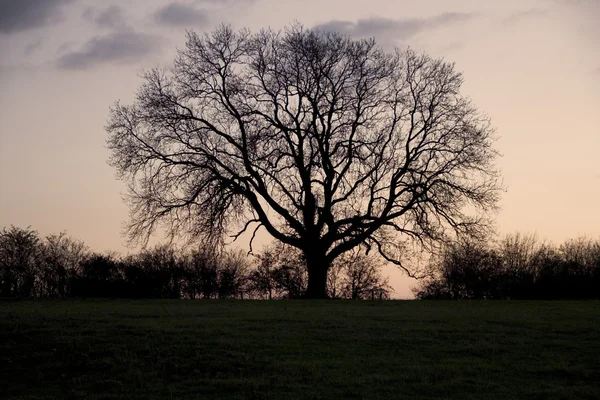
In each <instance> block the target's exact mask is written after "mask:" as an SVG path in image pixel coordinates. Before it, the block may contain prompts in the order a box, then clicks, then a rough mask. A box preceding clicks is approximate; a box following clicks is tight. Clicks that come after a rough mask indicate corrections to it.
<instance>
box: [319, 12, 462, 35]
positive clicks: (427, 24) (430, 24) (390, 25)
mask: <svg viewBox="0 0 600 400" xmlns="http://www.w3.org/2000/svg"><path fill="white" fill-rule="evenodd" d="M472 18H473V14H470V13H443V14H439V15H437V16H434V17H431V18H422V19H418V18H411V19H389V18H364V19H359V20H358V21H356V22H351V21H338V20H333V21H329V22H326V23H323V24H320V25H317V26H315V29H321V30H329V31H338V32H342V33H345V34H348V35H350V36H356V37H373V36H375V37H377V36H387V37H393V38H395V39H407V38H410V37H413V36H415V35H417V34H419V33H421V32H423V31H425V30H429V29H435V28H439V27H443V26H447V25H452V24H457V23H461V22H466V21H469V20H470V19H472Z"/></svg>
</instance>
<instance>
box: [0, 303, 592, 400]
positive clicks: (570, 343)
mask: <svg viewBox="0 0 600 400" xmlns="http://www.w3.org/2000/svg"><path fill="white" fill-rule="evenodd" d="M0 397H3V398H5V399H52V398H56V399H63V398H65V399H68V398H73V399H130V398H144V399H165V398H166V399H386V398H389V399H402V398H407V399H411V400H415V399H592V398H596V399H597V398H600V302H598V301H581V302H577V301H572V302H570V301H554V302H518V301H507V302H501V301H472V302H471V301H464V302H433V301H432V302H425V301H389V302H350V301H322V302H314V301H273V302H267V301H161V300H147V301H121V300H65V301H58V300H56V301H19V302H0Z"/></svg>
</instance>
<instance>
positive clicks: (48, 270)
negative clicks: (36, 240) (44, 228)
mask: <svg viewBox="0 0 600 400" xmlns="http://www.w3.org/2000/svg"><path fill="white" fill-rule="evenodd" d="M40 253H41V254H40V260H39V279H38V282H37V290H36V296H38V297H44V296H56V297H67V296H68V295H69V281H70V280H71V279H72V278H73V277H74V276H75V274H76V273H77V270H78V268H79V265H80V264H81V263H82V262H84V261H85V260H86V258H88V249H87V248H86V246H85V244H84V243H83V242H81V241H79V240H76V239H73V238H70V237H68V236H67V234H66V233H65V232H61V233H59V234H58V235H57V234H52V235H48V236H46V238H45V240H44V242H43V243H41V245H40Z"/></svg>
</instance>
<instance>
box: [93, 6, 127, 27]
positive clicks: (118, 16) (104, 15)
mask: <svg viewBox="0 0 600 400" xmlns="http://www.w3.org/2000/svg"><path fill="white" fill-rule="evenodd" d="M83 17H84V18H85V19H87V20H88V21H91V22H93V23H95V24H96V25H98V26H100V27H103V28H119V27H123V26H125V25H126V21H125V14H124V12H123V9H122V8H121V7H120V6H118V5H115V4H112V5H110V6H108V7H106V8H104V9H98V8H95V7H88V8H86V9H85V11H84V12H83Z"/></svg>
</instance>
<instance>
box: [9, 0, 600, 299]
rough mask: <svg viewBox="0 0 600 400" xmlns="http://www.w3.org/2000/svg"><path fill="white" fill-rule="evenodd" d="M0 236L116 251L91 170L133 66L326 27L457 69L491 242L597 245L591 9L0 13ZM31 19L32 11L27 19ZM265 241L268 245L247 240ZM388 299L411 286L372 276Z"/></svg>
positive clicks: (312, 6) (111, 213) (116, 191)
mask: <svg viewBox="0 0 600 400" xmlns="http://www.w3.org/2000/svg"><path fill="white" fill-rule="evenodd" d="M0 4H1V5H0V54H2V57H0V226H8V225H11V224H13V225H16V226H20V227H26V226H28V225H31V226H32V227H33V228H34V229H37V230H38V231H39V232H40V233H41V234H49V233H52V232H60V231H63V230H66V231H67V232H68V234H69V235H71V236H73V237H76V238H78V239H81V240H84V241H85V242H86V243H87V245H88V246H90V248H92V249H94V250H98V251H105V250H117V251H120V252H127V251H131V250H129V249H127V248H125V247H124V246H123V243H124V239H123V237H122V236H121V235H120V232H121V224H122V223H123V222H125V221H126V219H127V208H126V206H125V204H124V203H123V202H122V201H121V193H122V192H124V189H125V188H124V185H123V183H122V182H119V181H117V180H116V179H115V176H114V171H113V170H112V169H111V168H110V167H109V166H108V165H107V164H106V160H107V158H108V156H109V153H108V150H106V148H105V145H104V143H105V139H106V133H105V132H104V129H103V126H104V124H105V120H106V117H107V114H108V107H109V106H110V105H111V104H112V103H113V102H114V101H115V100H117V99H121V100H122V101H123V102H125V103H128V102H130V101H131V100H132V99H133V95H134V93H135V91H136V89H137V87H138V86H139V84H140V82H141V81H140V79H139V78H138V73H139V71H140V70H141V69H142V68H150V67H153V66H156V65H168V64H169V63H170V62H171V60H172V58H173V54H174V51H175V49H176V48H177V47H181V46H183V43H184V39H185V38H184V32H185V29H190V28H193V29H194V30H196V31H205V30H212V29H213V28H214V27H215V26H217V25H219V24H221V23H223V22H225V23H231V24H232V25H233V26H234V27H249V28H251V29H259V28H262V27H272V28H275V29H277V28H282V27H283V26H285V25H288V24H290V23H292V22H293V21H295V20H296V21H299V22H301V23H303V24H304V25H306V26H309V27H310V26H315V25H320V24H330V25H332V26H333V25H335V24H337V25H335V26H340V27H344V29H345V31H346V32H347V33H349V34H351V35H355V36H375V37H376V39H377V40H378V42H379V43H381V44H382V45H383V46H385V47H386V48H390V47H393V46H399V47H402V48H404V47H406V46H411V47H413V48H415V49H417V50H420V51H426V52H428V53H429V54H431V55H432V56H435V57H444V58H445V59H446V60H448V61H452V62H456V68H457V69H458V70H460V71H462V72H463V73H464V77H465V84H464V86H463V89H464V90H463V93H464V94H465V95H467V96H469V97H470V98H471V99H472V100H473V102H474V103H475V104H476V105H477V106H478V107H479V109H480V110H482V111H484V112H486V113H487V114H488V115H489V116H490V117H491V119H492V122H493V125H494V126H495V128H496V130H497V135H498V136H499V137H500V139H499V140H498V143H497V149H498V150H499V151H500V152H501V153H502V154H503V157H502V158H501V159H500V160H499V163H498V165H499V167H500V168H501V170H502V175H503V179H504V185H505V186H506V188H507V191H506V193H504V195H503V198H502V201H501V203H500V206H501V211H500V212H499V213H498V215H497V224H498V233H499V234H500V235H502V234H506V233H511V232H516V231H521V232H528V233H537V235H538V237H540V238H542V239H547V240H550V241H553V242H561V241H563V240H565V239H567V238H572V237H576V236H579V235H588V236H591V237H598V236H599V235H600V206H599V205H600V155H599V152H600V129H599V128H598V127H599V126H600V124H599V122H600V121H598V120H599V116H600V112H599V110H600V94H599V93H600V90H599V89H600V85H599V83H600V44H599V40H600V39H599V38H600V25H598V23H597V21H598V20H599V18H600V2H599V1H597V0H571V1H569V0H544V1H542V0H540V1H533V0H522V1H521V0H519V1H502V2H500V1H492V0H489V1H488V0H486V1H467V0H447V1H443V0H437V1H435V0H426V1H419V2H416V1H380V0H370V1H368V2H364V1H337V0H335V1H327V2H324V1H322V0H321V1H312V0H309V1H292V0H287V1H281V0H280V1H277V0H275V1H267V0H264V1H260V0H256V1H252V0H228V1H222V2H219V1H214V0H213V1H211V0H201V1H179V2H174V3H172V2H169V1H159V0H150V1H141V0H128V1H120V2H116V1H115V2H114V4H113V5H110V2H107V1H92V0H87V1H86V0H23V1H20V2H17V1H14V2H10V1H9V2H2V3H0ZM32 10H33V11H32ZM262 240H263V241H267V240H268V238H266V237H265V238H262ZM385 272H386V273H387V274H388V275H389V276H390V278H391V282H392V284H393V286H394V287H395V289H396V293H397V296H400V297H408V296H410V289H409V286H410V285H411V282H410V281H409V280H408V279H407V278H405V277H404V276H403V275H402V274H401V273H400V272H399V271H397V270H396V269H394V268H393V267H389V268H386V271H385Z"/></svg>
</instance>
